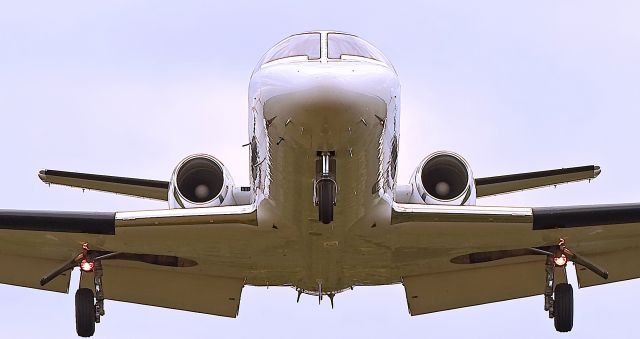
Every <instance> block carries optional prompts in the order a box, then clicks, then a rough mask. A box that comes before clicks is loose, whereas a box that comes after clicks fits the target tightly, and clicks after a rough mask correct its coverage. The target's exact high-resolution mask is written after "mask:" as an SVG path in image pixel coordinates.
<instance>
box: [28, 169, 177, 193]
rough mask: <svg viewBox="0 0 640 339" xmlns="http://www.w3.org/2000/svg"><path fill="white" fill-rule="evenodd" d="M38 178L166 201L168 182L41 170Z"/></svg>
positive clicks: (72, 185) (57, 183) (53, 182)
mask: <svg viewBox="0 0 640 339" xmlns="http://www.w3.org/2000/svg"><path fill="white" fill-rule="evenodd" d="M38 177H39V178H40V180H42V182H44V183H47V184H56V185H63V186H71V187H78V188H82V189H90V190H96V191H102V192H111V193H118V194H124V195H130V196H134V197H140V198H149V199H157V200H167V197H168V191H169V182H168V181H158V180H148V179H137V178H125V177H114V176H109V175H98V174H89V173H76V172H65V171H55V170H42V171H40V173H39V174H38Z"/></svg>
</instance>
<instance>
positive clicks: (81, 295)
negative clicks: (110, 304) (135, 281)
mask: <svg viewBox="0 0 640 339" xmlns="http://www.w3.org/2000/svg"><path fill="white" fill-rule="evenodd" d="M118 254H119V253H118V252H111V253H109V254H104V255H99V256H95V254H92V253H91V252H90V251H89V246H88V245H87V244H83V245H82V251H81V252H80V253H78V255H76V256H75V257H73V258H72V259H71V260H69V261H68V262H66V263H64V264H63V265H62V266H60V267H59V268H57V269H56V270H55V271H53V272H51V273H49V274H47V275H46V276H44V277H43V278H42V279H41V280H40V285H41V286H44V285H46V284H47V283H49V282H50V281H51V280H53V279H55V278H56V277H58V276H59V275H60V274H62V273H64V272H66V271H69V270H72V269H73V268H74V267H77V266H79V267H80V270H81V271H82V273H83V274H89V273H91V272H93V283H94V289H91V288H79V289H78V290H77V291H76V297H75V299H76V300H75V301H76V332H77V333H78V335H79V336H81V337H90V336H92V335H93V334H94V333H95V331H96V324H97V323H99V322H100V317H101V316H104V314H105V313H104V292H103V290H102V275H103V271H102V260H104V259H108V258H110V257H113V256H116V255H118ZM94 290H95V293H94Z"/></svg>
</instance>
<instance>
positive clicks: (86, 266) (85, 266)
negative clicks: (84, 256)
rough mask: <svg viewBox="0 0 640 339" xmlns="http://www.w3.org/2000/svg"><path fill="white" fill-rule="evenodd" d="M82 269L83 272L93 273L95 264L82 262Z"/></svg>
mask: <svg viewBox="0 0 640 339" xmlns="http://www.w3.org/2000/svg"><path fill="white" fill-rule="evenodd" d="M80 269H81V270H82V271H83V272H91V271H93V262H92V261H86V260H82V262H80Z"/></svg>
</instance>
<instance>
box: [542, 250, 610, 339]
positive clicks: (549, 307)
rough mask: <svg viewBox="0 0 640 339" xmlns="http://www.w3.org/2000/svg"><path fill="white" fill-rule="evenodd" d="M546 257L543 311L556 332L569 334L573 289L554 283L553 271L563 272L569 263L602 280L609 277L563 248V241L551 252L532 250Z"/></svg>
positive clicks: (571, 321) (571, 318)
mask: <svg viewBox="0 0 640 339" xmlns="http://www.w3.org/2000/svg"><path fill="white" fill-rule="evenodd" d="M534 250H535V251H537V252H540V253H541V254H546V255H547V261H546V264H545V272H546V277H547V279H546V280H547V282H546V285H545V291H544V310H545V311H548V312H549V318H551V319H553V324H554V326H555V328H556V331H558V332H569V331H571V329H572V328H573V287H571V284H568V283H558V284H556V283H555V279H554V275H555V269H556V268H559V269H562V270H564V269H565V267H566V265H567V263H568V262H569V261H573V262H574V263H577V264H580V265H582V266H584V267H586V268H587V269H589V270H590V271H592V272H593V273H595V274H597V275H599V276H600V277H602V278H603V279H607V278H608V277H609V273H607V271H605V270H603V269H601V268H600V267H598V266H596V265H595V264H594V263H592V262H590V261H589V260H587V259H586V258H584V257H582V256H580V255H578V254H577V253H575V252H573V251H571V250H570V249H568V248H567V247H566V246H565V243H564V239H560V244H559V245H558V246H557V247H555V249H554V250H553V252H550V251H545V250H541V249H534Z"/></svg>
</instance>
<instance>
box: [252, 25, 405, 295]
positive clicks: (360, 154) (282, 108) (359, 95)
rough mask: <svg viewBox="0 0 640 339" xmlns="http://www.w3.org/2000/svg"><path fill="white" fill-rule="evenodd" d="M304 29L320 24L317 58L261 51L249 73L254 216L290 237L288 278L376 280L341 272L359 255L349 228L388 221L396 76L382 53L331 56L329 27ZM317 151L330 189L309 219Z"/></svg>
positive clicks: (333, 286) (327, 286)
mask: <svg viewBox="0 0 640 339" xmlns="http://www.w3.org/2000/svg"><path fill="white" fill-rule="evenodd" d="M311 34H319V37H320V39H318V43H320V57H319V58H311V57H306V58H305V57H300V56H290V57H284V58H279V59H277V60H273V61H269V60H266V61H265V60H264V59H263V61H262V62H261V64H259V65H258V66H257V68H256V70H255V72H254V74H253V75H252V77H251V81H250V84H249V136H250V138H251V139H250V140H251V180H252V190H253V192H254V196H255V197H256V201H255V202H256V204H257V205H258V221H259V223H260V226H261V227H272V228H274V229H277V230H278V231H279V232H284V233H287V234H288V235H289V236H288V238H290V239H291V241H292V242H297V243H295V244H292V246H291V247H290V248H292V252H294V253H290V255H291V256H295V260H297V261H298V263H299V264H300V265H301V267H300V270H299V272H298V273H297V274H296V275H297V278H295V279H294V281H290V282H288V283H289V284H292V285H295V286H297V287H299V288H300V289H302V290H304V291H308V292H310V293H317V292H322V293H330V292H337V291H340V290H343V289H345V288H348V287H351V286H353V285H360V284H362V285H364V284H368V283H371V284H374V283H375V282H374V281H371V282H368V281H366V278H358V277H357V276H354V275H350V274H349V273H348V272H352V271H353V270H350V269H349V268H350V267H351V266H352V265H359V264H358V260H360V259H358V260H353V258H358V256H359V255H360V254H359V253H357V252H358V250H359V248H358V246H356V248H353V246H347V244H350V243H351V244H353V242H354V241H357V239H356V238H357V233H358V232H359V231H358V230H361V229H365V228H366V229H370V228H372V227H376V226H377V225H378V224H380V223H385V222H387V223H388V220H389V215H390V209H391V206H390V201H391V195H392V191H393V188H394V186H395V179H396V163H397V154H398V153H397V152H398V133H399V111H400V86H399V82H398V78H397V74H396V72H395V70H394V69H393V67H392V66H391V65H390V64H389V63H388V62H387V61H386V60H384V59H383V60H376V59H374V58H369V57H362V56H360V57H359V56H353V55H344V54H342V55H338V57H340V58H335V56H336V55H335V54H336V53H333V52H332V50H331V48H332V46H337V45H335V44H334V45H332V44H331V43H328V40H329V39H328V37H331V35H332V34H334V33H330V32H320V33H311ZM350 37H353V36H346V35H345V36H340V38H342V39H344V38H346V39H350ZM353 38H355V37H353ZM285 42H286V40H285ZM367 47H371V46H367ZM275 48H278V45H276V47H274V49H275ZM371 48H372V47H371ZM375 51H377V50H375ZM377 53H379V52H377ZM268 54H269V53H267V56H265V58H266V57H268ZM289 54H291V53H289ZM332 54H333V55H332ZM363 54H365V53H363ZM284 55H287V54H286V53H284ZM331 56H333V57H334V58H331ZM367 56H371V55H367ZM378 59H381V58H378ZM323 151H329V152H332V154H334V156H333V157H334V159H335V161H336V174H335V177H336V178H335V181H336V183H337V187H338V192H337V196H336V204H335V209H334V219H333V222H331V223H330V224H322V223H320V222H319V221H318V210H317V207H316V206H315V205H314V179H315V177H316V160H317V159H318V153H319V152H323ZM360 247H362V246H360ZM363 250H364V249H363ZM296 252H297V253H296ZM283 260H289V259H287V258H283ZM249 283H251V282H250V281H249Z"/></svg>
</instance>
